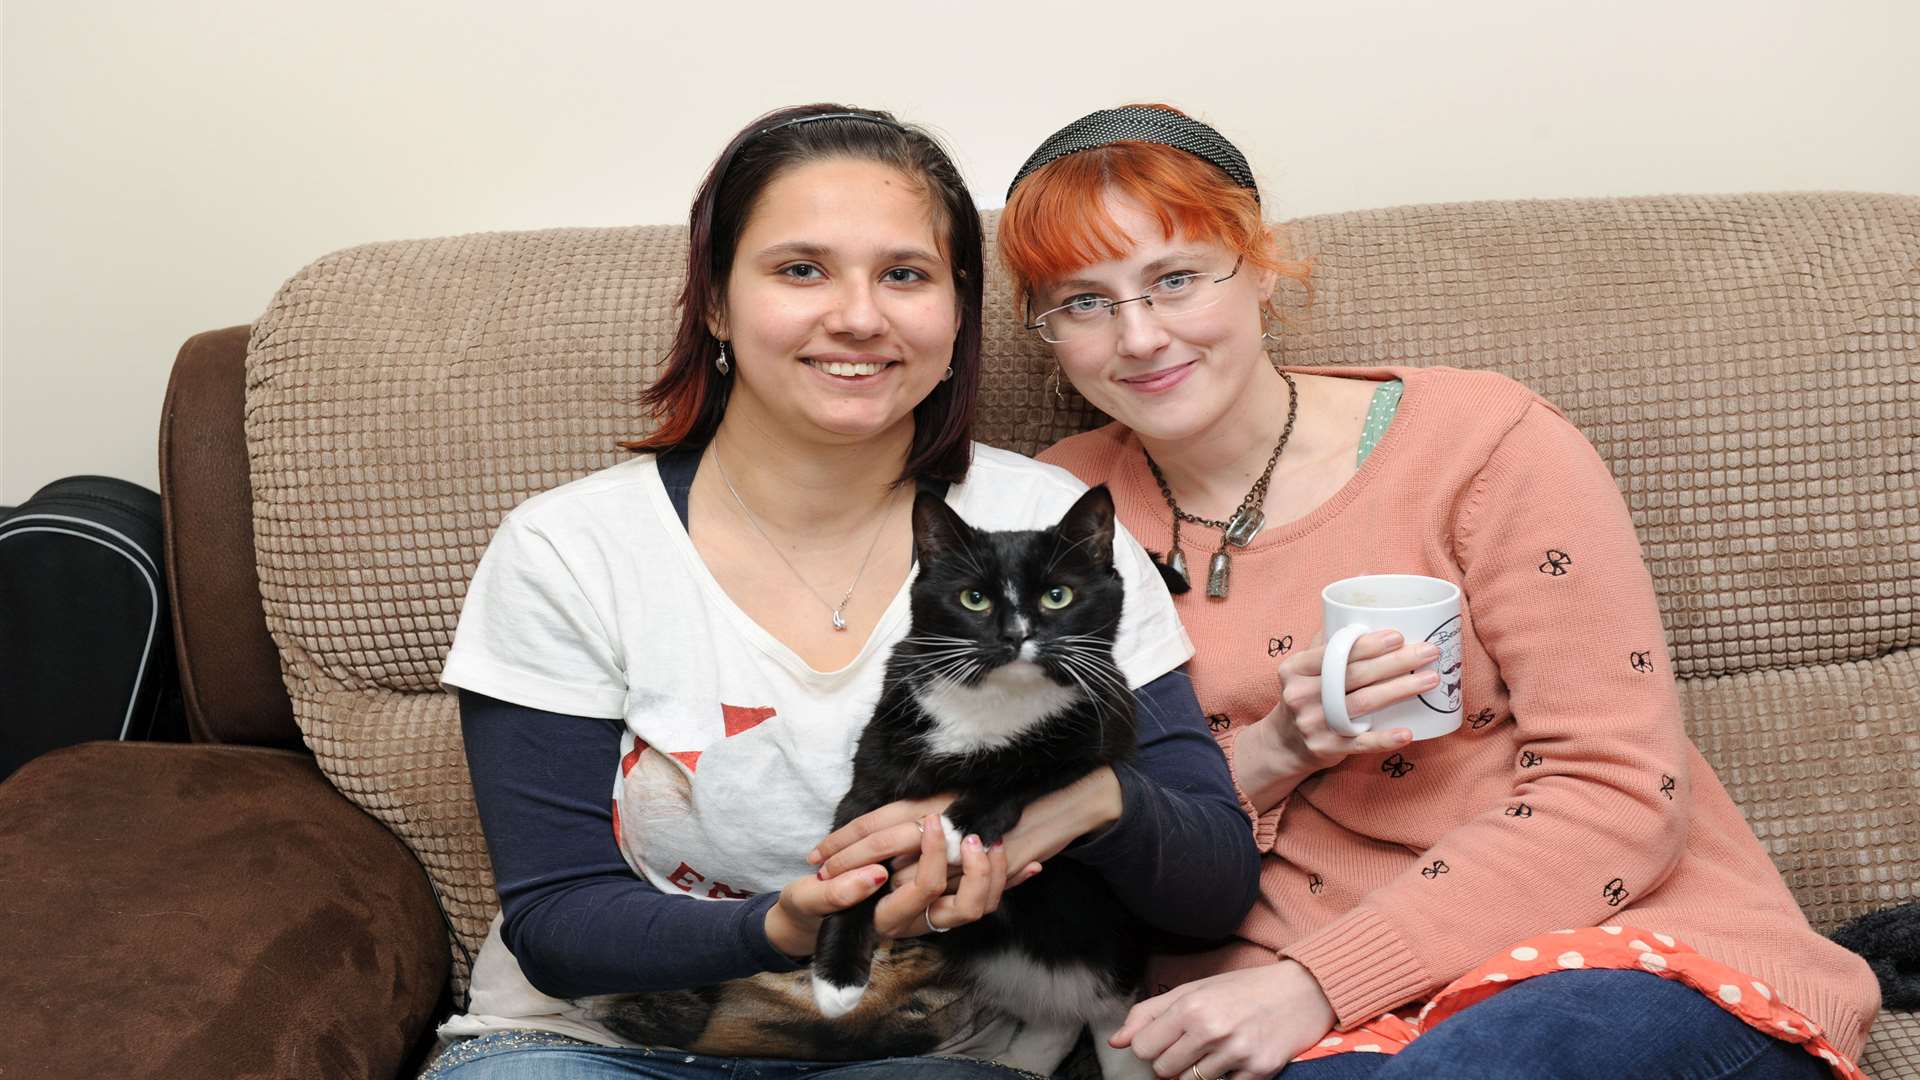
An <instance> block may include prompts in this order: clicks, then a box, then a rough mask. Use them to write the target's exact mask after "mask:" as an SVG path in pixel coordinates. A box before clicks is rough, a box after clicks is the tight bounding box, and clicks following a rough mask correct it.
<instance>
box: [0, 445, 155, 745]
mask: <svg viewBox="0 0 1920 1080" xmlns="http://www.w3.org/2000/svg"><path fill="white" fill-rule="evenodd" d="M160 545H161V529H160V496H159V495H158V494H157V493H155V492H153V491H150V490H148V489H147V488H144V487H141V486H140V485H138V484H134V483H129V482H128V481H125V480H116V479H113V478H112V477H106V476H70V477H67V478H65V479H61V480H55V481H54V482H53V483H51V484H48V485H47V486H45V487H43V488H41V489H40V490H39V491H37V492H35V493H34V495H33V497H32V498H31V499H28V500H27V501H26V502H25V503H23V504H21V505H20V506H18V507H16V508H14V509H13V510H12V511H10V512H9V513H7V515H6V516H5V517H4V518H0V779H5V778H6V777H7V776H8V775H9V774H10V773H12V772H13V771H14V770H15V769H17V768H19V767H20V766H21V765H23V764H25V763H26V762H27V760H28V759H30V758H33V757H35V756H36V755H38V754H42V753H44V752H46V751H48V750H52V749H54V748H55V747H60V746H67V745H70V744H72V743H77V742H85V741H87V740H90V739H181V738H184V736H185V730H186V724H185V719H184V713H183V711H182V709H181V706H180V694H179V672H178V669H177V668H176V667H175V666H174V659H173V623H172V620H171V618H170V616H169V614H168V608H167V582H166V575H165V574H164V573H163V572H162V569H161V548H160Z"/></svg>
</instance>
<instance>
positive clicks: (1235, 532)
mask: <svg viewBox="0 0 1920 1080" xmlns="http://www.w3.org/2000/svg"><path fill="white" fill-rule="evenodd" d="M1280 377H1281V378H1282V379H1285V380H1286V382H1287V426H1286V427H1284V428H1281V429H1280V441H1279V442H1276V443H1274V444H1273V453H1272V454H1271V455H1269V456H1268V458H1267V468H1266V471H1264V472H1262V473H1261V474H1260V479H1258V480H1255V481H1254V482H1253V486H1252V487H1251V488H1248V489H1247V496H1246V498H1244V499H1241V500H1240V508H1239V509H1237V510H1235V511H1234V512H1233V516H1232V517H1230V518H1228V519H1227V520H1225V521H1214V520H1211V519H1209V518H1203V517H1200V516H1198V515H1196V514H1189V513H1187V512H1186V511H1185V510H1182V509H1180V504H1179V503H1177V502H1175V501H1174V498H1173V489H1172V488H1171V487H1169V486H1167V478H1166V477H1165V476H1163V475H1161V473H1160V466H1159V465H1158V464H1156V463H1155V462H1154V460H1153V455H1152V454H1147V455H1146V458H1147V468H1149V469H1151V470H1153V480H1154V483H1157V484H1159V485H1160V494H1161V495H1163V496H1165V497H1166V500H1167V508H1168V509H1170V510H1172V511H1173V543H1172V545H1171V546H1170V547H1169V548H1168V549H1167V565H1166V568H1167V570H1168V572H1169V573H1171V574H1172V575H1173V576H1174V577H1177V578H1178V579H1179V586H1178V587H1176V588H1175V589H1174V591H1175V592H1186V591H1187V590H1188V589H1190V588H1192V587H1193V586H1192V584H1191V582H1190V581H1189V579H1188V577H1187V557H1186V555H1185V554H1184V553H1183V552H1182V551H1181V550H1180V523H1181V522H1183V521H1189V522H1192V523H1193V524H1195V525H1205V526H1207V527H1208V528H1210V529H1219V530H1220V549H1219V550H1218V551H1215V552H1214V553H1213V559H1212V560H1211V561H1209V562H1208V563H1207V595H1208V596H1209V597H1212V598H1213V599H1215V600H1224V599H1226V598H1227V576H1228V575H1229V574H1230V573H1231V572H1232V570H1233V559H1232V557H1231V556H1229V555H1228V554H1227V546H1228V545H1229V544H1231V545H1232V546H1234V547H1246V546H1247V545H1248V544H1250V543H1252V542H1253V538H1254V537H1255V536H1257V535H1258V534H1259V532H1260V526H1262V525H1264V524H1266V521H1267V515H1266V513H1265V512H1264V511H1263V510H1262V507H1264V506H1265V505H1266V502H1267V484H1268V483H1269V482H1270V481H1271V480H1272V479H1273V467H1274V465H1275V464H1277V463H1278V462H1279V461H1280V451H1282V450H1285V449H1286V448H1287V439H1288V438H1290V437H1291V436H1292V435H1293V421H1294V417H1296V416H1298V415H1299V413H1300V388H1299V387H1297V386H1295V385H1294V384H1293V376H1291V375H1289V374H1287V373H1286V372H1284V371H1282V372H1280ZM1143 453H1144V451H1143Z"/></svg>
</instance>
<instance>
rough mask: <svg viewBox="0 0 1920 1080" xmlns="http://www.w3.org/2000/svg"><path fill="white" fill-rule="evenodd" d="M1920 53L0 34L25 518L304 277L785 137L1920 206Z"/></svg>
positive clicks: (1846, 37) (1659, 21)
mask: <svg viewBox="0 0 1920 1080" xmlns="http://www.w3.org/2000/svg"><path fill="white" fill-rule="evenodd" d="M657 8H669V9H670V10H665V11H661V10H657ZM956 11H964V12H966V14H965V15H964V16H960V15H956V14H954V13H955V12H956ZM1917 40H1920V5H1916V4H1914V3H1912V2H1911V0H1827V2H1825V3H1816V2H1812V0H1808V2H1794V0H1735V2H1721V0H1623V2H1618V3H1611V4H1596V3H1593V2H1592V0H1533V2H1518V0H1516V2H1504V0H1451V2H1447V3H1419V2H1414V0H1402V2H1388V0H1336V2H1332V3H1316V4H1304V3H1299V2H1295V0H1264V2H1261V3H1255V4H1239V3H1233V2H1227V0H1214V2H1210V3H1171V2H1166V0H1160V2H1151V3H1140V2H1132V0H1128V2H1117V0H1113V2H1108V3H1104V4H1099V3H1094V4H1083V3H1076V4H1046V3H1038V2H1034V0H1022V2H1007V0H994V2H989V3H975V4H970V5H969V4H957V3H952V2H947V3H913V2H907V0H893V2H891V3H866V2H848V0H835V2H831V3H815V4H796V3H791V2H765V0H732V2H721V3H713V2H709V3H696V4H673V5H651V4H645V3H640V2H636V0H549V2H547V3H543V4H539V5H535V4H529V3H526V2H525V0H470V2H465V3H455V2H453V0H446V2H440V3H429V2H423V0H411V2H396V0H382V2H369V0H331V2H329V3H325V4H314V3H298V4H295V3H287V2H243V0H205V2H199V3H188V2H180V0H174V2H154V0H148V2H141V3H129V2H107V0H4V7H3V8H0V47H3V49H4V52H3V54H0V79H3V84H0V124H3V125H4V141H3V145H0V258H3V264H0V503H17V502H20V501H21V500H24V499H25V498H26V497H27V496H28V495H30V494H32V492H33V491H34V489H35V488H37V487H38V486H39V485H41V484H43V483H45V482H47V481H49V480H52V479H55V478H57V477H60V476H64V475H67V474H71V473H78V472H95V473H107V474H111V475H116V476H122V477H126V478H128V479H131V480H135V481H137V482H140V483H143V484H147V485H149V486H152V485H154V484H155V483H156V476H155V434H156V430H157V424H158V415H159V410H160V403H161V397H162V394H163V391H164V389H165V385H166V377H167V369H168V365H169V364H170V363H171V362H172V359H173V354H174V351H175V350H176V348H177V347H178V346H179V344H180V342H181V341H182V340H183V339H185V338H186V337H188V336H189V335H191V334H193V333H195V332H197V331H200V330H205V329H210V328H215V327H221V326H229V325H233V324H236V323H244V322H247V321H249V320H251V319H252V318H253V317H254V316H255V315H257V314H258V313H259V312H260V311H261V310H262V308H263V307H264V306H265V305H266V303H267V301H268V299H269V297H270V296H271V295H272V293H273V290H274V289H275V288H276V287H277V286H278V285H279V284H280V283H281V282H282V281H283V280H284V279H285V278H286V277H287V276H288V275H290V274H291V273H293V272H294V271H295V270H297V269H298V268H299V267H300V266H301V265H302V264H304V263H306V262H307V261H309V260H311V259H313V258H315V257H316V256H319V255H321V254H323V253H325V252H328V251H331V250H334V249H337V248H341V247H345V246H347V245H351V244H358V243H363V242H366V241H372V240H382V239H392V238H398V237H407V236H431V235H437V234H445V233H455V232H467V231H474V230H485V229H527V228H540V227H545V226H555V225H612V224H624V223H634V222H664V221H674V220H678V219H679V218H680V217H681V216H682V215H683V214H684V213H685V207H686V203H687V201H688V199H689V197H690V196H691V193H692V191H693V188H694V186H695V184H696V183H697V181H698V179H699V176H700V173H701V172H702V170H703V169H704V168H705V166H706V165H707V164H708V162H709V161H710V159H711V158H712V156H713V154H714V153H715V152H716V151H717V150H718V149H719V148H720V146H721V144H722V143H723V142H724V140H725V139H726V137H727V136H728V135H729V134H731V133H732V131H733V130H734V129H736V128H737V127H739V126H740V125H741V124H742V123H744V122H745V121H746V120H747V119H749V118H751V117H752V116H754V115H756V114H758V113H760V112H762V111H764V110H766V109H769V108H772V107H775V106H778V105H782V104H788V103H793V102H800V101H809V100H819V99H835V100H843V101H850V102H854V103H858V104H862V105H871V106H880V107H885V108H890V109H893V110H894V111H896V112H897V113H898V114H900V115H901V116H903V117H906V118H908V119H912V120H916V121H921V122H924V123H927V124H930V125H932V126H935V127H936V128H938V129H939V130H940V131H942V132H943V133H944V134H945V135H946V136H947V138H948V139H949V140H950V142H951V143H952V145H953V146H954V147H956V148H957V150H958V152H959V158H960V163H961V166H962V167H963V168H964V169H965V171H966V173H967V175H968V177H969V178H970V179H971V180H972V182H973V184H974V186H975V191H976V193H977V195H978V197H979V200H980V202H981V204H982V205H985V206H997V205H999V203H1000V202H1001V201H1002V192H1003V185H1004V184H1005V183H1006V181H1007V179H1008V178H1009V177H1010V176H1011V174H1012V172H1013V170H1014V168H1015V167H1016V166H1017V165H1018V164H1019V162H1020V161H1021V160H1022V159H1023V158H1024V157H1025V155H1026V153H1027V152H1028V151H1029V150H1030V149H1031V148H1032V146H1033V145H1034V144H1035V143H1036V142H1038V141H1039V140H1040V139H1041V138H1043V137H1044V136H1045V135H1046V134H1047V133H1049V132H1050V131H1051V130H1052V129H1053V128H1055V127H1057V126H1058V125H1059V124H1061V123H1063V122H1065V121H1066V120H1068V119H1071V118H1072V117H1074V116H1077V115H1079V114H1080V113H1082V112H1085V111H1087V110H1090V109H1093V108H1099V107H1103V106H1108V105H1114V104H1119V103H1123V102H1126V101H1130V100H1162V101H1169V102H1173V103H1176V104H1179V105H1182V106H1184V107H1186V108H1188V109H1190V110H1193V111H1196V112H1198V113H1200V114H1201V115H1203V116H1205V117H1206V118H1207V119H1209V120H1211V121H1212V122H1214V123H1215V124H1216V125H1217V126H1219V127H1220V128H1221V129H1222V130H1224V131H1225V132H1226V133H1227V134H1228V135H1229V136H1231V137H1232V138H1234V139H1235V140H1236V141H1238V142H1239V144H1240V145H1241V147H1242V148H1243V149H1244V150H1245V151H1246V152H1247V155H1248V157H1249V158H1250V159H1251V160H1252V162H1253V164H1254V166H1255V168H1256V169H1257V170H1258V171H1259V173H1260V175H1261V178H1262V183H1263V187H1264V189H1265V190H1266V192H1267V193H1268V206H1269V208H1270V210H1271V211H1272V212H1273V213H1275V214H1276V215H1277V216H1294V215H1299V214H1310V213H1320V212H1325V211H1336V210H1347V209H1356V208H1364V207H1376V206H1387V205H1393V204H1399V203H1414V202H1437V201H1448V200H1464V199H1498V198H1517V197H1536V196H1545V197H1551V196H1598V195H1629V194H1647V193H1656V192H1677V191H1697V192H1718V191H1752V190H1776V189H1792V188H1802V189H1804V188H1845V189H1856V190H1893V191H1906V192H1920V138H1917V137H1916V136H1915V131H1916V121H1915V112H1916V109H1915V106H1916V105H1920V82H1916V80H1915V77H1914V76H1912V75H1909V74H1903V73H1902V72H1903V70H1904V71H1910V70H1911V69H1912V65H1911V63H1910V61H1911V59H1912V57H1911V52H1912V43H1913V42H1914V41H1917Z"/></svg>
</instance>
